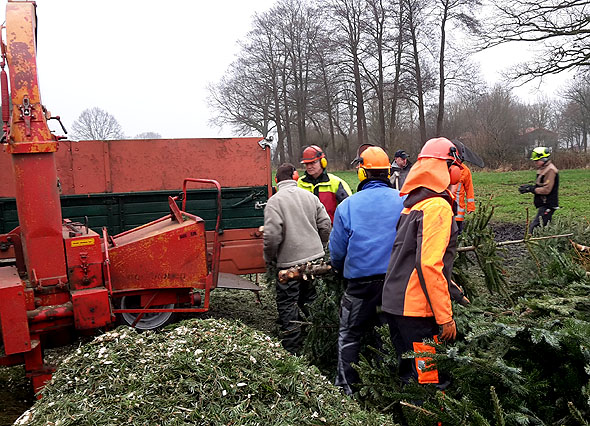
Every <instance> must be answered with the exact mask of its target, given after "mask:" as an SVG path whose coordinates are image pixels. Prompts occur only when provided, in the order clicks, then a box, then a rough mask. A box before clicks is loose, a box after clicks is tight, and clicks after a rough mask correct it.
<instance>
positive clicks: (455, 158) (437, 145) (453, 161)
mask: <svg viewBox="0 0 590 426" xmlns="http://www.w3.org/2000/svg"><path fill="white" fill-rule="evenodd" d="M421 158H438V159H440V160H445V161H447V164H448V166H449V175H450V177H451V185H455V184H456V183H457V182H459V179H460V178H461V169H462V168H463V167H462V166H461V158H460V154H459V152H458V151H457V147H456V146H455V144H453V142H451V141H450V140H448V139H447V138H433V139H430V140H428V141H426V143H425V144H424V146H423V147H422V150H421V151H420V154H418V160H419V159H421Z"/></svg>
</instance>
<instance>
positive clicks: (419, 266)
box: [382, 138, 463, 388]
mask: <svg viewBox="0 0 590 426" xmlns="http://www.w3.org/2000/svg"><path fill="white" fill-rule="evenodd" d="M461 167H463V166H462V164H461V160H460V157H459V154H458V152H457V148H456V147H455V145H453V144H452V143H451V141H449V140H448V139H446V138H436V139H430V140H429V141H427V142H426V144H425V145H424V147H423V148H422V150H421V152H420V154H419V155H418V160H417V161H416V163H414V166H413V167H412V169H411V170H410V173H409V174H408V177H407V178H406V181H405V183H404V185H403V187H402V189H401V191H400V195H402V196H403V195H407V198H406V199H405V201H404V207H405V208H404V209H403V210H402V214H401V216H400V219H399V222H398V225H397V234H396V237H395V242H394V244H393V250H392V252H391V257H390V260H389V265H388V268H387V273H386V275H385V281H384V287H383V301H382V302H383V303H382V309H383V312H384V316H385V319H386V321H387V323H388V325H389V330H390V335H391V340H392V343H393V345H394V346H395V349H396V352H397V353H398V357H399V359H400V367H399V373H400V377H401V379H402V380H403V381H404V382H405V383H407V382H409V381H410V380H411V379H412V378H413V379H415V380H417V381H418V382H419V383H437V384H439V385H440V384H441V383H443V382H446V380H444V379H442V378H440V377H439V374H438V371H437V370H436V369H430V368H429V360H430V358H428V357H425V358H416V359H414V360H412V359H407V358H406V359H401V355H402V354H404V353H406V352H412V351H415V352H431V353H433V352H434V351H435V349H434V347H432V346H430V345H428V344H425V343H424V340H425V339H440V340H443V341H448V342H452V341H454V340H455V338H456V334H457V328H456V325H455V321H454V319H453V309H452V306H451V298H453V299H455V300H457V299H456V298H463V295H462V294H457V293H456V292H455V291H456V290H457V288H452V281H451V272H452V268H453V259H454V257H455V252H456V243H457V235H458V230H457V224H456V222H455V221H454V220H453V216H454V212H453V205H454V200H453V196H452V194H451V192H450V191H449V189H448V188H449V186H450V185H451V184H456V183H457V182H458V181H459V178H460V176H461ZM425 370H428V371H425ZM440 387H441V388H442V387H444V385H441V386H440Z"/></svg>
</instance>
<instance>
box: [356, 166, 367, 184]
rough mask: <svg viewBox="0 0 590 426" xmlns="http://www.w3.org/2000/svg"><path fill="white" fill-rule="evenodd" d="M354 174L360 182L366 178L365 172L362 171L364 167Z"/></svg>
mask: <svg viewBox="0 0 590 426" xmlns="http://www.w3.org/2000/svg"><path fill="white" fill-rule="evenodd" d="M356 174H357V176H358V178H359V180H360V181H361V182H362V181H364V180H365V179H367V177H368V176H367V171H366V170H365V169H364V167H359V168H358V169H357V171H356Z"/></svg>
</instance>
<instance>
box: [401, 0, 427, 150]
mask: <svg viewBox="0 0 590 426" xmlns="http://www.w3.org/2000/svg"><path fill="white" fill-rule="evenodd" d="M404 2H405V11H406V13H407V14H408V21H407V24H408V30H409V34H410V40H411V43H412V53H411V58H412V63H413V76H414V82H415V84H416V93H415V95H416V106H417V107H418V120H419V126H420V142H421V143H424V142H426V117H425V113H424V93H425V91H426V89H425V85H424V79H423V77H424V76H423V72H422V63H421V54H420V51H421V47H420V46H421V45H420V39H419V37H420V27H421V25H420V22H421V19H420V15H421V13H422V10H423V8H424V2H423V0H404Z"/></svg>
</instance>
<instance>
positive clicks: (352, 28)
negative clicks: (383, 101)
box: [331, 0, 369, 145]
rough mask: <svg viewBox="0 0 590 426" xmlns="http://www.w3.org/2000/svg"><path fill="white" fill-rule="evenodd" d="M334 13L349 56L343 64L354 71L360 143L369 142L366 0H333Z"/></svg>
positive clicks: (342, 46)
mask: <svg viewBox="0 0 590 426" xmlns="http://www.w3.org/2000/svg"><path fill="white" fill-rule="evenodd" d="M331 6H332V13H333V15H334V19H335V23H336V24H337V27H338V30H339V32H338V33H337V35H336V36H337V37H339V44H340V47H341V48H342V50H343V52H345V54H346V56H347V58H346V59H345V60H344V61H343V65H344V66H345V67H346V68H348V69H349V70H350V72H351V73H352V80H353V82H352V83H353V92H354V100H355V104H356V129H357V137H358V143H359V145H361V144H363V143H366V142H368V139H369V136H368V132H367V118H366V115H365V96H364V91H363V84H362V76H361V53H362V52H361V47H362V45H361V43H362V40H361V37H362V34H363V32H364V31H363V24H364V21H363V19H362V18H363V15H364V8H365V6H366V5H365V0H332V1H331Z"/></svg>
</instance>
